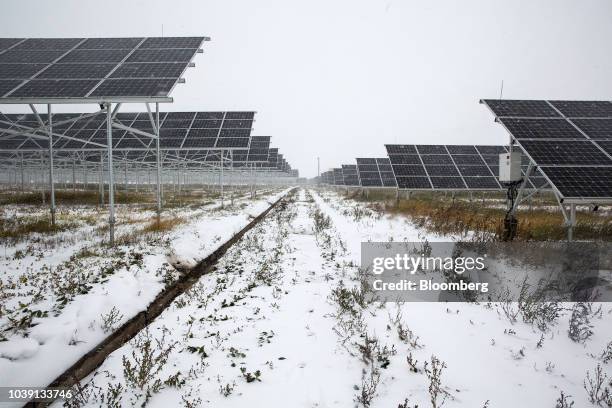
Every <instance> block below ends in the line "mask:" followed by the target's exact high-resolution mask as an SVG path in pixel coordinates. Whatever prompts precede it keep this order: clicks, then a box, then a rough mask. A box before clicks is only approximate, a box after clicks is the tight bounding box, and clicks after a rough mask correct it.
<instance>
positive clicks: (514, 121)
mask: <svg viewBox="0 0 612 408" xmlns="http://www.w3.org/2000/svg"><path fill="white" fill-rule="evenodd" d="M482 102H483V103H485V104H486V105H487V106H488V107H489V108H490V109H491V111H492V112H493V113H494V114H495V115H496V116H497V117H498V121H499V122H500V123H501V124H502V125H503V126H504V127H505V128H506V130H507V131H508V132H509V133H510V134H511V136H512V138H513V141H514V143H516V144H517V145H518V146H519V147H520V148H521V149H522V150H523V151H524V152H525V154H526V157H527V159H528V160H533V161H534V163H535V164H536V165H538V166H539V170H540V171H541V174H538V175H537V177H536V178H535V179H534V183H543V182H545V181H546V180H549V181H550V184H552V186H553V188H555V189H556V191H557V192H558V193H559V195H560V196H561V198H562V199H564V200H565V199H604V198H605V199H608V198H612V178H611V177H610V175H611V172H612V143H611V142H612V103H611V102H609V101H544V100H539V101H538V100H483V101H482Z"/></svg>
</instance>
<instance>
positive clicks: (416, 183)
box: [395, 176, 431, 190]
mask: <svg viewBox="0 0 612 408" xmlns="http://www.w3.org/2000/svg"><path fill="white" fill-rule="evenodd" d="M395 178H396V180H397V187H398V188H401V189H405V190H411V189H412V190H419V189H431V184H430V183H429V179H428V178H427V177H399V176H396V177H395Z"/></svg>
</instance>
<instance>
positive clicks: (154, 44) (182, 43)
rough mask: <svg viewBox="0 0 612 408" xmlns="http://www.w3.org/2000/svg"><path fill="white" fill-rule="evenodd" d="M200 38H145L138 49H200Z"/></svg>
mask: <svg viewBox="0 0 612 408" xmlns="http://www.w3.org/2000/svg"><path fill="white" fill-rule="evenodd" d="M200 44H202V37H155V38H147V39H146V40H145V42H144V43H143V44H142V45H141V46H140V48H200Z"/></svg>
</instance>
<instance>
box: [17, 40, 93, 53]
mask: <svg viewBox="0 0 612 408" xmlns="http://www.w3.org/2000/svg"><path fill="white" fill-rule="evenodd" d="M81 41H83V38H28V39H27V40H25V41H23V42H22V43H20V44H19V45H17V46H15V47H13V49H14V50H63V51H64V52H66V51H68V50H70V49H71V48H74V47H75V46H76V45H77V44H78V43H80V42H81Z"/></svg>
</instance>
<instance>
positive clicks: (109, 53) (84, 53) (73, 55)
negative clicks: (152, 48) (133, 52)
mask: <svg viewBox="0 0 612 408" xmlns="http://www.w3.org/2000/svg"><path fill="white" fill-rule="evenodd" d="M129 53H130V50H74V51H72V52H70V53H68V54H67V55H66V56H65V57H63V58H62V59H60V60H59V61H58V63H61V64H68V63H76V62H81V63H94V62H96V63H104V62H105V63H113V62H114V63H117V62H121V60H123V59H124V58H125V57H126V56H127V55H128V54H129ZM115 65H116V64H115Z"/></svg>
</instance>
